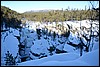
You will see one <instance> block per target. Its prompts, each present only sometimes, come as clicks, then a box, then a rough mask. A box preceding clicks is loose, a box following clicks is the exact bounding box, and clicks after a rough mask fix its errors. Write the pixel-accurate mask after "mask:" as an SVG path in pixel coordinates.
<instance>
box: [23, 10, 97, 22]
mask: <svg viewBox="0 0 100 67" xmlns="http://www.w3.org/2000/svg"><path fill="white" fill-rule="evenodd" d="M97 10H98V11H97ZM91 14H92V16H93V19H92V20H99V9H96V10H94V9H88V10H78V9H72V10H68V9H66V10H51V11H48V12H25V13H23V14H22V15H23V17H25V18H26V19H27V20H32V21H39V22H63V21H68V20H86V19H91Z"/></svg>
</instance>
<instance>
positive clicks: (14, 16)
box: [1, 6, 22, 30]
mask: <svg viewBox="0 0 100 67" xmlns="http://www.w3.org/2000/svg"><path fill="white" fill-rule="evenodd" d="M21 17H22V15H21V14H20V13H17V12H16V11H14V10H11V9H10V8H8V7H5V6H1V30H2V29H3V27H4V26H5V27H6V28H9V27H13V28H16V27H18V26H20V24H21Z"/></svg>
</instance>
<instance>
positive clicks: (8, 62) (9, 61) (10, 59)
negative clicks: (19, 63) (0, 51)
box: [4, 51, 16, 66]
mask: <svg viewBox="0 0 100 67" xmlns="http://www.w3.org/2000/svg"><path fill="white" fill-rule="evenodd" d="M4 58H5V61H6V63H5V65H6V66H10V65H16V61H15V58H14V57H13V56H12V54H10V53H9V51H7V53H6V57H4Z"/></svg>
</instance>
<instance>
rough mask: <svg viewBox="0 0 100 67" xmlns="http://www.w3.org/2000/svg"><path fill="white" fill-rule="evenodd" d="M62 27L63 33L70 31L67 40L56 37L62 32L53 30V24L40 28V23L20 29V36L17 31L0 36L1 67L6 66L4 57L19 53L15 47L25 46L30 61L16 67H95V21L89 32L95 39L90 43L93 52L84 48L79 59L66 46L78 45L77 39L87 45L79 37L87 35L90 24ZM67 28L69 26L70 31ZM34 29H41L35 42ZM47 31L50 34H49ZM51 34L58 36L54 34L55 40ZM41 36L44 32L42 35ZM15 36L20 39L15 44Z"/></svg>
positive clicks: (43, 25)
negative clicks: (6, 54) (92, 32)
mask: <svg viewBox="0 0 100 67" xmlns="http://www.w3.org/2000/svg"><path fill="white" fill-rule="evenodd" d="M80 23H81V24H80ZM59 24H61V25H62V22H58V25H59ZM63 24H64V31H65V30H66V29H67V30H70V35H69V37H68V38H66V37H63V36H61V35H59V33H60V34H61V32H63V30H62V31H60V32H59V27H58V29H56V24H55V22H53V23H52V24H51V23H48V24H45V23H42V24H41V23H39V22H34V23H33V22H32V21H29V22H28V21H27V23H26V26H23V27H24V28H22V29H21V32H20V31H19V30H18V29H13V28H10V30H8V31H6V32H1V65H4V64H5V61H4V57H5V53H7V51H9V52H10V53H11V54H12V55H13V56H14V57H15V56H16V55H17V53H18V50H19V47H18V45H19V44H22V45H25V54H26V55H29V58H31V59H28V60H26V61H24V62H21V63H18V65H19V66H41V65H42V66H45V65H46V66H49V65H50V66H98V65H99V60H98V59H99V36H98V34H97V32H98V31H99V29H98V28H99V24H98V21H94V22H93V27H94V28H93V29H92V31H94V33H95V35H96V36H95V37H94V38H92V39H91V42H90V48H92V50H91V51H90V52H86V51H85V47H84V48H83V50H82V56H81V57H80V49H79V48H76V47H73V46H72V45H69V44H68V42H71V43H72V44H75V45H78V44H79V43H80V39H79V37H81V39H82V41H83V43H84V44H85V45H87V41H86V39H85V38H84V37H82V35H85V36H86V37H88V36H89V35H90V34H89V33H90V29H89V28H90V27H91V25H90V21H88V20H83V21H74V22H73V21H65V22H63ZM67 24H68V25H69V26H70V29H69V28H68V25H67ZM80 25H81V26H83V27H86V28H84V30H80ZM45 27H46V28H45ZM37 28H38V29H41V37H40V39H38V34H37V31H36V29H37ZM50 29H51V33H50V34H49V31H50ZM76 29H77V30H76ZM88 29H89V30H88ZM75 30H76V31H75ZM53 31H55V32H56V33H58V35H57V34H56V37H55V39H54V37H53ZM73 31H74V32H73ZM83 31H84V33H83ZM43 32H45V34H44V33H43ZM15 36H18V37H20V40H19V41H18V39H17V38H16V37H15ZM92 45H93V46H92ZM57 51H58V52H59V51H65V53H59V54H58V53H57ZM23 55H24V53H23ZM94 57H96V58H94ZM17 60H18V59H17Z"/></svg>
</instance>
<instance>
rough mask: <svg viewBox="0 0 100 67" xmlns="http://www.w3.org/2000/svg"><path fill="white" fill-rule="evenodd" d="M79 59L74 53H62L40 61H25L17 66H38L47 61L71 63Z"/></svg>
mask: <svg viewBox="0 0 100 67" xmlns="http://www.w3.org/2000/svg"><path fill="white" fill-rule="evenodd" d="M77 58H79V55H77V54H76V53H63V54H56V55H53V56H48V57H45V58H41V59H37V60H32V61H26V62H23V63H19V64H18V65H19V66H23V65H25V66H35V65H39V64H41V63H45V62H49V61H59V62H60V61H62V62H64V61H71V60H75V59H77Z"/></svg>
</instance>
